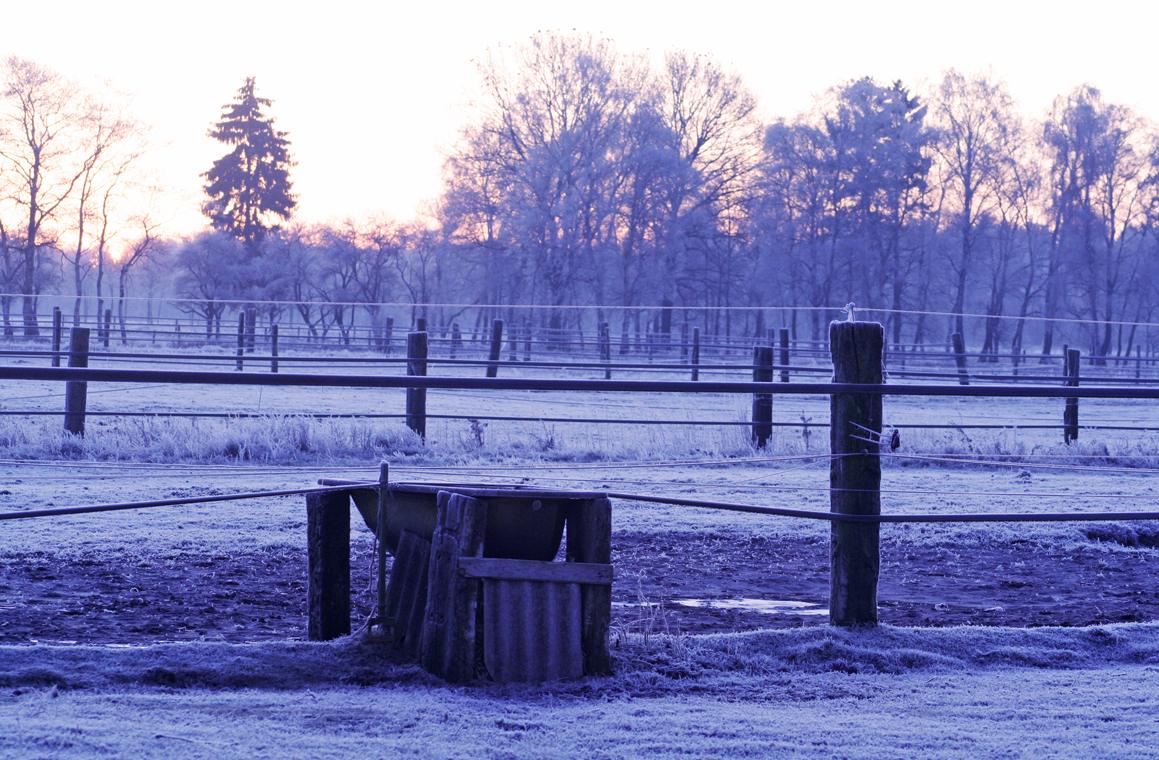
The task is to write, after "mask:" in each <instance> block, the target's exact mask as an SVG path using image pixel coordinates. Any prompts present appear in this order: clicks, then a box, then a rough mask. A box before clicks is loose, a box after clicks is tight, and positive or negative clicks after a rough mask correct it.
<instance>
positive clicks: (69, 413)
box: [64, 327, 89, 436]
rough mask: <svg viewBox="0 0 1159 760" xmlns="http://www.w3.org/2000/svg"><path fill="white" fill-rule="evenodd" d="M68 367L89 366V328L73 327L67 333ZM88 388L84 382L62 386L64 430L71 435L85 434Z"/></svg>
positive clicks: (77, 381) (74, 382) (71, 381)
mask: <svg viewBox="0 0 1159 760" xmlns="http://www.w3.org/2000/svg"><path fill="white" fill-rule="evenodd" d="M68 366H69V367H82V368H83V367H87V366H89V328H87V327H74V328H72V330H70V331H69V339H68ZM88 386H89V384H88V383H87V382H85V381H84V380H69V381H68V382H67V383H65V384H64V429H65V430H66V431H68V432H70V433H72V434H73V435H81V436H83V435H84V434H85V404H86V403H87V401H88V392H89V390H88Z"/></svg>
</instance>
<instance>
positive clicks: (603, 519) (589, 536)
mask: <svg viewBox="0 0 1159 760" xmlns="http://www.w3.org/2000/svg"><path fill="white" fill-rule="evenodd" d="M567 560H568V561H569V562H592V563H596V564H601V565H607V564H611V562H612V503H611V502H610V501H608V500H607V499H592V500H591V501H586V502H581V503H578V504H574V505H573V506H572V507H571V509H570V512H569V514H568V517H567ZM580 609H581V610H582V615H583V620H582V623H581V626H582V627H581V633H580V637H581V638H580V645H581V647H582V648H583V653H584V675H589V676H606V675H611V673H612V655H611V653H610V652H609V651H608V628H609V626H610V625H611V620H612V587H611V586H604V585H587V584H584V585H583V586H580Z"/></svg>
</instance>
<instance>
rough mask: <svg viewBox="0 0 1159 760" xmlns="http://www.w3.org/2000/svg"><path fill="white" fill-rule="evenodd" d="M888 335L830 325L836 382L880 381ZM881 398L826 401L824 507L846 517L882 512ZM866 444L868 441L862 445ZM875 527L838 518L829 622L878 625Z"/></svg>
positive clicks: (870, 326) (847, 396)
mask: <svg viewBox="0 0 1159 760" xmlns="http://www.w3.org/2000/svg"><path fill="white" fill-rule="evenodd" d="M884 342H885V334H884V330H883V329H882V327H881V325H879V324H877V323H876V322H831V323H830V324H829V350H830V353H831V354H832V357H833V382H834V383H859V384H874V385H876V384H880V383H881V382H883V373H882V368H881V355H882V347H883V345H884ZM881 399H882V397H881V394H852V393H834V394H833V395H832V396H830V400H829V408H830V427H829V442H830V447H831V450H832V454H833V459H832V460H831V461H830V464H829V488H830V491H829V510H830V511H831V512H835V513H838V514H847V515H880V514H881V490H880V489H881V460H880V459H879V458H878V451H879V449H878V443H876V442H874V441H876V440H877V439H878V438H879V437H880V435H881V418H882V403H881ZM867 439H868V440H867ZM880 528H881V525H880V523H876V522H871V523H855V522H846V521H840V520H835V521H834V522H833V523H832V527H831V528H830V540H829V622H830V624H831V625H845V626H848V625H876V624H877V579H878V573H879V570H880V566H881V555H880V552H881V547H880V545H879V542H878V538H879V534H880Z"/></svg>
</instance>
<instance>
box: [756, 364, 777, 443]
mask: <svg viewBox="0 0 1159 760" xmlns="http://www.w3.org/2000/svg"><path fill="white" fill-rule="evenodd" d="M753 382H754V383H771V382H773V348H772V346H753ZM772 435H773V394H771V393H754V394H753V443H754V444H756V447H757V448H758V449H763V448H764V447H765V446H766V445H767V444H768V442H769V438H771V437H772Z"/></svg>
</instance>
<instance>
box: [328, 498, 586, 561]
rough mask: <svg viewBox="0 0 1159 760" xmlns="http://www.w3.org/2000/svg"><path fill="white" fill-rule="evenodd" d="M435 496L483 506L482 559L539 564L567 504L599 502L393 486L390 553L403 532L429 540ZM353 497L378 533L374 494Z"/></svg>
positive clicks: (554, 542) (548, 555)
mask: <svg viewBox="0 0 1159 760" xmlns="http://www.w3.org/2000/svg"><path fill="white" fill-rule="evenodd" d="M332 482H333V481H328V483H332ZM439 491H451V492H454V493H459V494H463V495H464V496H470V497H472V498H475V499H485V500H486V501H487V530H486V537H485V539H484V542H483V556H484V557H491V558H495V559H529V560H537V561H539V562H550V561H551V560H553V559H555V556H556V554H557V553H558V552H559V545H560V540H561V539H562V537H563V526H564V522H565V519H566V517H567V506H568V504H569V503H575V502H577V501H587V500H590V499H598V498H603V495H602V494H600V493H593V492H585V491H545V490H542V489H532V488H520V487H519V486H478V485H473V486H459V485H456V484H444V483H440V484H437V485H436V484H426V483H391V484H390V489H389V492H388V498H387V503H386V540H385V543H386V548H387V550H388V551H390V553H391V554H396V553H397V551H398V542H399V537H400V536H401V535H402V532H403V531H404V530H405V531H408V532H410V533H414V534H415V535H417V536H418V537H420V538H423V539H425V540H427V541H430V540H431V537H432V536H433V535H434V532H435V522H436V519H437V517H438V506H437V498H438V493H439ZM351 495H352V496H353V498H354V504H355V506H357V507H358V511H359V513H361V514H362V519H363V520H365V521H366V526H367V527H368V528H370V530H371V531H374V532H377V531H378V491H377V490H375V489H370V488H356V489H353V490H352V491H351Z"/></svg>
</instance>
